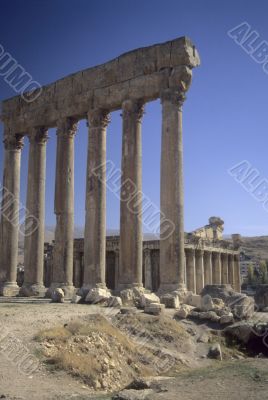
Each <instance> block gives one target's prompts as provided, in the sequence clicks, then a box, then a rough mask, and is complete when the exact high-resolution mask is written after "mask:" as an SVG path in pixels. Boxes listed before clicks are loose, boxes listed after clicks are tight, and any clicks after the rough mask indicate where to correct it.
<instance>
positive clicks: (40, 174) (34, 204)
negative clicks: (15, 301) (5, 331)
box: [20, 127, 48, 296]
mask: <svg viewBox="0 0 268 400" xmlns="http://www.w3.org/2000/svg"><path fill="white" fill-rule="evenodd" d="M47 139H48V131H47V128H45V127H37V128H33V129H32V131H31V132H30V133H29V141H30V150H29V163H28V186H27V203H26V205H27V210H28V215H27V216H26V226H30V224H31V223H32V219H33V218H34V221H33V223H34V222H35V221H38V225H37V227H36V229H35V230H34V231H33V232H32V233H31V234H28V235H26V236H25V242H24V283H23V286H22V288H21V290H20V295H21V296H44V294H45V291H46V289H45V287H44V283H43V281H44V272H43V271H44V238H45V180H46V143H47Z"/></svg>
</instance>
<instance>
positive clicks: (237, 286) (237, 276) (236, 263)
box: [234, 254, 241, 293]
mask: <svg viewBox="0 0 268 400" xmlns="http://www.w3.org/2000/svg"><path fill="white" fill-rule="evenodd" d="M234 269H235V291H236V292H239V293H240V292H241V274H240V255H239V254H235V255H234Z"/></svg>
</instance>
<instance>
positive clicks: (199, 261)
mask: <svg viewBox="0 0 268 400" xmlns="http://www.w3.org/2000/svg"><path fill="white" fill-rule="evenodd" d="M195 269H196V293H197V294H200V293H201V291H202V289H203V288H204V282H205V280H204V251H203V250H196V251H195Z"/></svg>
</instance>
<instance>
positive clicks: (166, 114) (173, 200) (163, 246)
mask: <svg viewBox="0 0 268 400" xmlns="http://www.w3.org/2000/svg"><path fill="white" fill-rule="evenodd" d="M183 101H184V93H183V92H181V93H178V92H175V91H174V90H172V89H168V90H165V91H164V92H163V93H162V95H161V102H162V149H161V184H160V186H161V187H160V206H161V222H160V289H159V290H160V292H169V291H173V290H176V289H185V264H184V193H183V144H182V105H183Z"/></svg>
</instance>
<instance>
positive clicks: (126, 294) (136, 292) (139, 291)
mask: <svg viewBox="0 0 268 400" xmlns="http://www.w3.org/2000/svg"><path fill="white" fill-rule="evenodd" d="M144 293H145V289H144V288H142V287H137V288H132V289H124V290H122V291H121V292H120V297H121V299H122V302H123V304H124V305H125V306H132V307H133V306H135V307H140V302H141V297H142V295H143V294H144Z"/></svg>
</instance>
